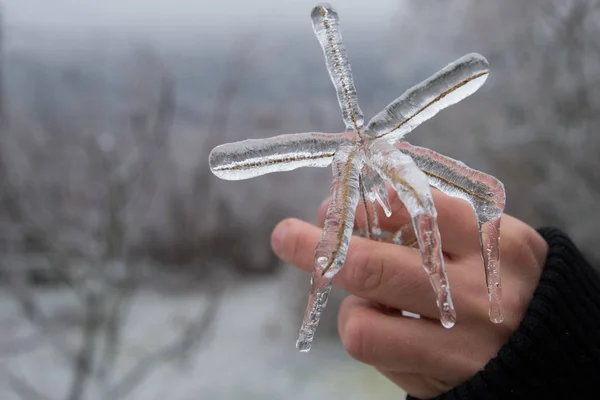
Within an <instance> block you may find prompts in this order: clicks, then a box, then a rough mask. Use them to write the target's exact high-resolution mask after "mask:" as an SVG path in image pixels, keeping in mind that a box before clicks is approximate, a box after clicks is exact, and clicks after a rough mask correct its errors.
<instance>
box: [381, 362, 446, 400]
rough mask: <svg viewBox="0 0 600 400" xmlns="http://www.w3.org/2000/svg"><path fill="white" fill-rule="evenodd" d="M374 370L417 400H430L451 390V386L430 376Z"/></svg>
mask: <svg viewBox="0 0 600 400" xmlns="http://www.w3.org/2000/svg"><path fill="white" fill-rule="evenodd" d="M376 369H377V371H379V373H380V374H381V375H383V376H385V377H386V378H387V379H389V380H390V381H392V382H393V383H394V384H396V385H398V386H399V387H401V388H402V389H404V391H405V392H406V393H408V394H410V395H411V396H413V397H416V398H418V399H431V398H434V397H436V396H439V395H440V394H442V393H445V392H447V391H448V390H450V389H451V388H452V386H451V385H449V384H447V383H445V382H443V381H440V380H438V379H435V378H432V377H430V376H426V375H421V374H410V373H407V372H396V371H390V370H387V369H383V368H376Z"/></svg>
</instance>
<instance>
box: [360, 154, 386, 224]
mask: <svg viewBox="0 0 600 400" xmlns="http://www.w3.org/2000/svg"><path fill="white" fill-rule="evenodd" d="M362 177H363V180H364V182H365V187H366V189H367V193H368V196H369V197H368V198H369V200H371V202H374V201H377V202H378V203H379V205H380V206H381V208H382V209H383V212H384V213H385V216H386V217H389V216H390V215H392V206H391V205H390V199H389V198H388V189H387V186H386V185H385V181H384V180H383V178H382V177H381V176H380V175H379V174H378V173H377V172H375V171H373V169H371V167H369V166H368V165H366V164H365V166H364V167H363V172H362Z"/></svg>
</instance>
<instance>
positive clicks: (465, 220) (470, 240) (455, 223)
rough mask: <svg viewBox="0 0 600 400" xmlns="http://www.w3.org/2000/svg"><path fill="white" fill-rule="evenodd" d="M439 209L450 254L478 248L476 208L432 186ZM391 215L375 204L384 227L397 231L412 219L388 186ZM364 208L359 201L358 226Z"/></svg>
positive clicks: (444, 242)
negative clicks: (387, 214) (386, 214)
mask: <svg viewBox="0 0 600 400" xmlns="http://www.w3.org/2000/svg"><path fill="white" fill-rule="evenodd" d="M431 193H432V197H433V201H434V203H435V207H436V210H437V213H438V226H439V228H440V235H441V237H442V249H443V251H444V253H445V254H447V255H449V256H450V257H451V258H458V257H461V256H465V255H468V254H470V253H472V252H477V251H479V233H478V228H477V219H476V216H475V213H474V211H473V208H472V207H471V205H470V204H469V203H467V202H466V201H464V200H461V199H457V198H453V197H450V196H448V195H445V194H444V193H442V192H440V191H439V190H437V189H434V188H432V190H431ZM389 198H390V205H391V207H392V215H391V216H390V217H389V218H388V217H386V216H385V213H384V212H383V209H382V208H381V207H380V206H379V205H378V204H374V206H375V209H376V210H377V216H378V219H379V225H380V228H381V230H382V231H384V232H391V233H395V232H397V231H398V230H400V229H401V228H402V227H403V226H405V225H406V224H410V223H411V219H410V216H409V214H408V211H407V210H406V206H405V205H404V203H402V201H400V199H399V198H398V194H397V193H396V191H395V190H393V189H392V188H389ZM328 204H329V199H325V200H324V201H323V203H321V206H320V207H319V212H318V219H317V220H318V225H319V226H323V223H324V220H325V214H326V211H327V206H328ZM364 221H365V211H364V207H363V206H362V203H359V206H358V209H357V212H356V223H357V226H360V227H362V226H364V225H365V222H364Z"/></svg>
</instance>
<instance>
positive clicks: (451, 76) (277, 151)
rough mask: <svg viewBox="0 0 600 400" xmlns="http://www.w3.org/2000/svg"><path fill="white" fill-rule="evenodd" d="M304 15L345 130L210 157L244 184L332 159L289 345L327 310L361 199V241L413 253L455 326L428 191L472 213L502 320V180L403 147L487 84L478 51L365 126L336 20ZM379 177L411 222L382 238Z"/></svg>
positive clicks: (324, 14)
mask: <svg viewBox="0 0 600 400" xmlns="http://www.w3.org/2000/svg"><path fill="white" fill-rule="evenodd" d="M311 19H312V23H313V29H314V31H315V34H316V36H317V38H318V40H319V43H320V45H321V47H322V50H323V53H324V56H325V62H326V65H327V68H328V72H329V75H330V77H331V80H332V82H333V84H334V86H335V89H336V93H337V97H338V101H339V104H340V107H341V111H342V118H343V120H344V122H345V124H346V132H344V133H341V134H325V133H298V134H291V135H281V136H277V137H274V138H270V139H253V140H245V141H241V142H237V143H230V144H224V145H221V146H218V147H216V148H214V149H213V151H212V152H211V154H210V156H209V164H210V167H211V171H212V172H213V173H214V174H215V175H216V176H217V177H219V178H221V179H226V180H240V179H248V178H253V177H256V176H260V175H264V174H267V173H270V172H275V171H289V170H293V169H296V168H300V167H325V166H327V165H329V164H330V163H332V161H333V173H334V178H333V183H332V201H331V203H330V207H329V209H328V211H327V218H326V221H325V228H324V230H323V234H322V237H321V240H320V242H319V244H318V246H317V249H316V251H315V264H314V271H313V274H312V279H311V291H310V294H309V300H308V305H307V308H306V311H305V315H304V318H303V323H302V327H301V329H300V334H299V339H298V341H297V343H296V346H297V348H298V349H300V351H308V350H309V349H310V347H311V343H312V340H313V338H314V334H315V330H316V328H317V325H318V323H319V319H320V317H321V314H322V312H323V310H324V309H325V307H326V305H327V299H328V296H329V293H330V291H331V284H332V279H333V277H334V276H335V274H336V273H337V272H338V271H339V270H340V268H342V266H343V265H344V262H345V259H346V252H347V250H348V243H349V241H350V238H351V235H352V233H353V227H354V220H355V212H356V207H357V205H358V203H359V201H361V202H362V208H364V210H365V225H366V226H365V235H366V236H367V237H370V238H371V239H374V240H379V241H383V242H390V243H396V244H401V245H403V246H410V247H413V248H418V249H419V250H420V252H421V255H422V259H423V267H424V269H425V270H426V272H427V274H428V276H429V279H430V282H431V284H432V286H433V288H434V291H435V293H436V299H437V304H438V307H439V309H440V315H441V318H440V319H441V322H442V324H443V325H444V326H445V327H452V326H453V324H454V322H455V320H456V314H455V312H454V307H453V305H452V299H451V296H450V285H449V284H448V278H447V275H446V270H445V265H444V259H443V256H442V249H441V239H440V234H439V229H438V226H437V215H436V210H435V207H434V204H433V201H432V198H431V190H430V185H431V186H435V187H437V188H438V189H440V190H442V191H444V192H445V193H447V194H449V195H452V196H455V197H460V198H463V199H465V200H466V201H468V202H469V203H471V205H472V207H473V209H474V210H475V212H476V214H477V221H478V224H479V231H480V244H481V248H482V257H483V263H484V265H485V271H486V282H487V287H488V295H489V300H490V319H491V320H492V321H493V322H501V321H502V313H501V312H500V298H501V286H500V275H499V265H500V264H499V243H500V242H499V241H500V218H501V215H502V212H503V209H504V202H505V195H504V188H503V186H502V184H501V183H500V182H499V181H498V180H496V179H495V178H493V177H491V176H489V175H486V174H484V173H481V172H479V171H475V170H472V169H470V168H468V167H467V166H466V165H464V164H463V163H461V162H458V161H455V160H453V159H451V158H448V157H444V156H442V155H440V154H438V153H436V152H433V151H431V150H428V149H423V148H418V147H414V146H411V145H409V144H408V143H406V142H402V141H401V139H402V137H403V136H404V135H406V134H407V133H408V132H410V131H411V130H412V129H414V128H415V127H416V126H418V125H419V124H420V123H422V122H424V121H425V120H427V119H429V118H431V117H433V116H434V115H435V114H436V113H438V112H439V111H440V110H442V109H443V108H445V107H448V106H450V105H452V104H454V103H456V102H458V101H460V100H462V99H463V98H465V97H467V96H469V95H470V94H472V93H473V92H475V91H476V90H477V89H478V88H479V87H480V86H481V85H482V84H483V83H484V81H485V80H486V79H487V76H488V65H487V61H486V60H485V58H483V57H482V56H480V55H477V54H470V55H467V56H465V57H463V58H461V59H459V60H457V61H455V62H454V63H452V64H449V65H448V66H446V67H445V68H444V69H442V70H441V71H440V72H438V73H436V74H435V75H433V76H432V77H430V78H429V79H427V80H425V81H424V82H422V83H420V84H418V85H416V86H414V87H413V88H411V89H409V90H408V91H407V92H405V93H404V94H403V95H402V96H400V97H399V98H398V99H396V100H394V101H393V102H392V103H391V104H390V105H388V106H387V107H386V108H385V109H384V110H383V111H381V112H380V113H379V114H377V115H376V116H375V117H374V118H373V119H372V120H371V121H370V122H369V125H368V126H367V127H366V128H365V127H364V126H363V124H364V117H363V115H362V111H361V110H360V107H359V105H358V100H357V95H356V89H355V86H354V82H353V78H352V73H351V68H350V64H349V62H348V57H347V55H346V50H345V48H344V46H343V43H342V37H341V33H340V29H339V18H338V14H337V13H336V12H335V11H334V10H333V9H332V8H331V7H330V6H328V5H320V6H317V7H315V8H314V9H313V10H312V12H311ZM396 142H398V143H396ZM394 145H395V146H396V147H394ZM386 181H387V182H388V183H389V184H391V185H392V186H393V187H394V189H395V190H396V191H397V192H398V197H399V199H400V200H401V201H402V202H403V203H404V204H405V205H406V207H407V209H408V211H409V214H410V216H411V221H412V222H411V224H408V225H405V226H403V227H401V228H400V230H398V231H397V232H381V230H380V229H379V223H378V220H377V216H378V215H377V212H376V205H375V201H377V202H378V203H379V204H380V205H381V207H382V208H383V210H384V212H385V214H386V215H387V216H389V215H390V214H391V207H390V204H389V199H388V197H387V196H388V192H387V186H386ZM357 222H358V221H357Z"/></svg>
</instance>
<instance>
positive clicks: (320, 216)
mask: <svg viewBox="0 0 600 400" xmlns="http://www.w3.org/2000/svg"><path fill="white" fill-rule="evenodd" d="M330 200H331V198H330V197H327V198H326V199H325V200H323V202H322V203H321V206H319V211H318V213H317V225H318V226H319V227H321V228H322V227H323V225H324V224H325V217H326V216H327V208H328V207H329V201H330Z"/></svg>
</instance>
